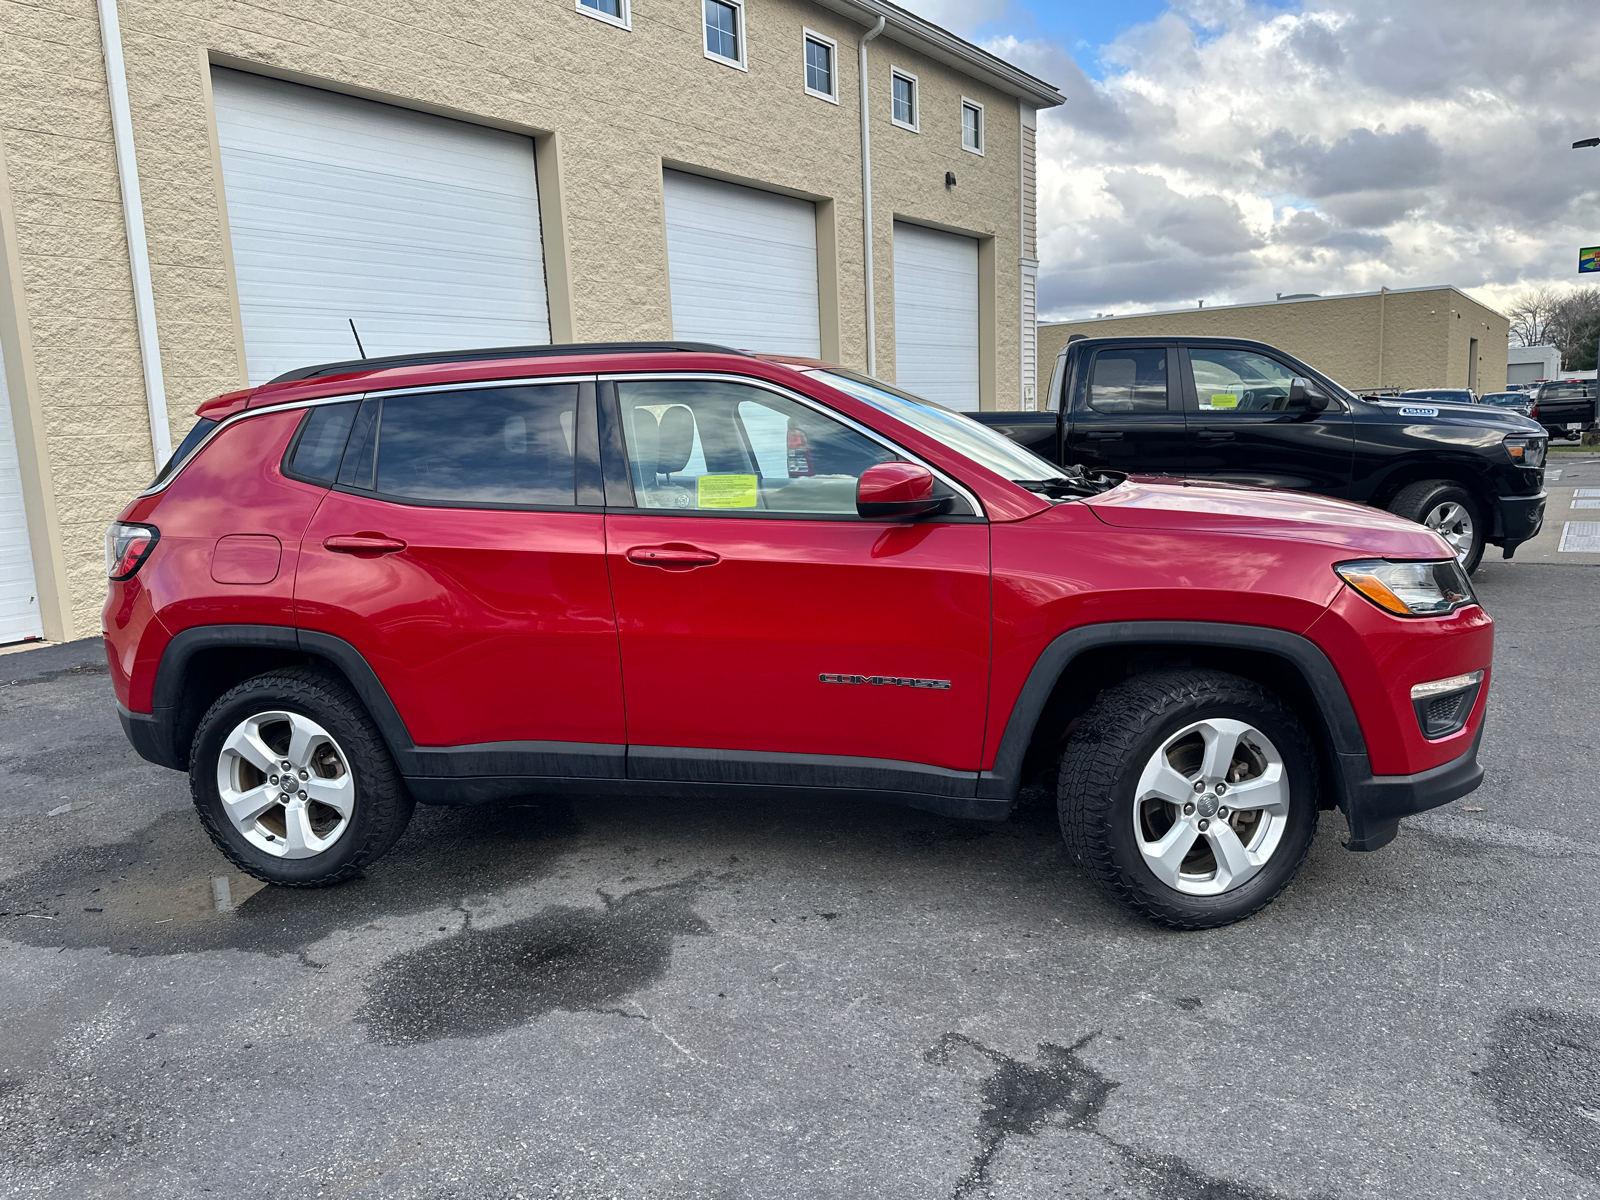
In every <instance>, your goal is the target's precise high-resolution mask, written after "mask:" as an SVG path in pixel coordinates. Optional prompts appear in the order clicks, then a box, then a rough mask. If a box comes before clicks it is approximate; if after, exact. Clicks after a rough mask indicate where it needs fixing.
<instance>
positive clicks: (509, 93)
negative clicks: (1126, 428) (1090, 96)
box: [0, 0, 1061, 642]
mask: <svg viewBox="0 0 1600 1200" xmlns="http://www.w3.org/2000/svg"><path fill="white" fill-rule="evenodd" d="M874 31H876V36H875V37H873V36H871V35H873V33H874ZM863 42H866V45H865V49H864V51H863V48H862V44H863ZM863 53H864V56H865V57H864V61H865V62H866V72H865V78H866V83H867V88H866V89H865V90H866V93H867V106H866V111H867V114H868V118H869V119H868V120H867V121H865V122H863V121H862V119H861V113H862V107H861V96H862V93H863V87H862V79H861V73H860V72H859V71H858V62H859V61H861V58H862V55H863ZM0 67H3V69H0V357H3V363H4V371H3V375H0V379H3V381H4V385H5V395H4V397H0V400H3V401H4V403H0V410H3V411H4V413H5V414H6V415H9V416H10V418H11V420H10V422H9V427H6V426H5V425H0V489H5V488H9V489H10V492H9V494H11V495H12V496H13V501H12V502H11V505H10V508H9V509H7V507H6V501H5V499H4V498H3V497H0V642H4V641H6V640H15V639H16V638H17V637H20V636H28V635H29V634H30V633H32V634H39V633H42V634H43V635H44V636H47V637H49V638H68V637H75V636H76V637H81V636H86V635H92V634H93V633H95V632H97V630H98V628H99V625H98V621H99V615H98V610H99V606H100V604H101V602H102V599H103V596H104V593H105V583H104V573H103V570H102V562H101V559H102V552H101V538H102V533H103V530H104V528H105V526H106V524H107V523H108V522H109V521H110V520H111V519H112V518H113V517H114V516H115V515H116V513H117V511H118V510H119V509H120V508H121V507H122V506H123V505H124V504H125V503H126V502H127V500H128V499H129V498H130V497H131V496H132V495H133V494H134V493H135V492H137V491H138V490H139V489H140V488H142V487H143V486H144V485H145V484H146V483H147V482H148V481H149V479H150V477H151V475H152V473H153V471H154V469H155V463H156V460H157V458H158V457H161V456H163V455H164V453H165V450H166V448H167V447H168V446H170V445H173V444H175V443H176V442H177V441H178V440H179V439H181V437H182V436H183V433H184V431H185V430H186V429H187V428H188V426H189V424H190V423H191V419H192V418H191V416H190V414H191V413H192V411H193V409H194V407H195V406H196V405H197V404H198V403H199V402H201V401H202V400H204V399H206V398H207V397H209V396H212V395H215V394H217V393H219V392H222V391H226V390H229V389H232V388H236V387H239V386H243V385H244V384H246V383H247V382H259V381H261V380H262V379H265V378H270V377H271V375H272V374H275V373H277V371H278V370H280V369H282V368H283V365H284V364H285V363H288V362H297V361H306V362H310V361H319V360H320V361H326V360H329V359H340V358H350V357H355V356H356V355H355V344H354V341H353V336H352V331H351V329H350V328H349V324H352V323H353V324H354V325H355V327H356V334H358V335H359V336H361V337H362V338H363V340H364V341H365V343H366V344H365V346H364V350H365V353H368V354H374V355H376V354H383V353H398V352H402V351H408V350H419V349H433V348H440V347H442V346H445V345H460V346H471V345H497V344H498V345H505V344H525V343H532V342H545V341H554V342H567V341H610V340H619V341H621V340H641V339H667V338H673V337H677V338H679V339H685V338H688V339H692V340H705V341H718V342H723V343H729V344H734V345H740V346H743V347H745V348H751V349H776V350H788V351H796V350H799V351H811V352H814V353H816V354H818V355H820V356H821V357H823V358H827V359H833V360H838V361H842V362H844V363H847V364H850V365H853V366H856V367H861V368H868V367H870V368H872V369H873V370H874V371H875V373H876V374H878V375H880V376H881V377H883V378H886V379H889V380H895V379H897V378H899V379H900V381H901V382H914V381H915V379H916V378H917V377H918V375H919V372H920V374H921V376H923V377H927V378H930V379H935V378H937V379H950V380H956V381H958V383H959V385H960V387H961V389H962V391H961V394H960V396H959V397H953V399H955V400H956V401H957V402H961V403H966V404H967V405H968V406H970V407H978V406H980V405H981V406H982V407H989V408H995V407H1000V408H1004V407H1018V406H1019V405H1021V404H1023V403H1025V402H1029V403H1031V399H1032V395H1033V388H1034V386H1035V380H1034V377H1033V370H1034V344H1033V336H1032V335H1033V314H1032V302H1033V301H1032V295H1033V280H1034V276H1035V274H1036V268H1037V264H1036V261H1035V255H1036V253H1037V251H1036V248H1035V232H1034V230H1035V215H1034V213H1035V209H1034V186H1033V179H1034V149H1033V146H1034V128H1035V124H1036V113H1037V110H1038V108H1039V107H1040V106H1048V105H1052V104H1057V103H1060V101H1061V97H1060V96H1059V94H1057V93H1056V92H1055V90H1054V89H1053V88H1052V87H1051V86H1050V85H1048V84H1046V83H1044V82H1042V81H1040V80H1038V79H1035V78H1033V77H1031V76H1029V75H1027V74H1025V73H1024V72H1022V71H1020V70H1018V69H1017V68H1015V67H1013V66H1011V65H1010V64H1008V63H1006V62H1004V61H1002V60H1000V59H998V58H995V57H993V56H991V55H989V54H987V53H985V52H984V51H982V50H979V49H978V48H976V47H974V46H971V45H970V44H968V43H965V42H963V41H961V40H960V39H958V38H956V37H954V36H953V35H951V34H949V33H947V32H946V31H944V30H942V29H940V28H938V27H937V26H934V25H931V24H929V23H928V22H926V21H923V20H921V19H919V18H917V17H915V16H912V15H911V14H909V13H906V12H905V11H903V10H901V9H899V8H897V7H895V6H894V5H892V4H889V3H885V2H884V0H816V2H812V0H722V2H718V3H711V2H709V0H477V2H476V3H473V4H457V3H450V2H448V0H412V2H410V3H406V4H400V5H396V4H393V3H388V2H384V3H379V2H377V0H354V2H352V3H343V4H339V5H330V4H324V3H321V2H319V0H269V2H268V3H266V4H258V3H244V2H243V0H195V2H192V3H183V4H179V3H174V2H173V0H98V3H97V0H28V2H25V3H24V2H20V0H0ZM124 106H125V107H124ZM868 163H870V188H864V186H863V179H864V176H865V175H866V172H865V171H864V167H865V166H866V165H867V164H868ZM136 196H137V200H138V203H137V204H135V203H134V201H135V198H136ZM868 213H870V229H871V238H870V241H869V240H868V239H867V238H866V237H865V236H864V229H866V228H867V227H868V225H867V220H868V217H867V214H868ZM141 243H143V244H141ZM869 262H870V268H869V265H868V264H869ZM419 281H420V282H419ZM869 284H870V287H869ZM752 313H753V314H755V315H754V316H752V315H751V314H752ZM756 317H759V318H760V320H756ZM761 321H765V322H766V323H765V324H764V325H763V324H762V323H761ZM951 329H954V330H956V334H955V335H954V336H952V335H951V332H950V331H951ZM952 344H954V345H955V347H956V349H955V352H954V353H955V357H954V358H953V359H952V358H950V354H951V351H950V346H951V345H952ZM941 356H943V357H941ZM908 376H910V377H911V379H910V380H909V381H908V378H907V377H908ZM947 398H950V397H947ZM12 450H14V458H13V457H11V456H10V453H9V452H10V451H12ZM8 521H9V525H8V524H7V522H8ZM8 529H9V531H10V532H9V533H7V532H6V531H7V530H8ZM24 595H25V599H26V604H27V605H31V609H30V610H29V611H22V610H21V609H19V608H18V604H19V603H20V602H19V600H18V597H19V596H24ZM19 614H20V615H19ZM7 620H10V623H9V624H7V623H6V622H7ZM18 620H20V621H21V622H22V624H20V625H19V624H18ZM24 626H29V627H28V628H24ZM19 630H21V632H19Z"/></svg>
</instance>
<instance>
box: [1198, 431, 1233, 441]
mask: <svg viewBox="0 0 1600 1200" xmlns="http://www.w3.org/2000/svg"><path fill="white" fill-rule="evenodd" d="M1196 436H1197V437H1198V438H1199V439H1200V440H1201V441H1202V442H1231V441H1233V434H1232V432H1230V431H1229V430H1226V429H1202V430H1201V431H1200V432H1199V433H1198V434H1197V435H1196Z"/></svg>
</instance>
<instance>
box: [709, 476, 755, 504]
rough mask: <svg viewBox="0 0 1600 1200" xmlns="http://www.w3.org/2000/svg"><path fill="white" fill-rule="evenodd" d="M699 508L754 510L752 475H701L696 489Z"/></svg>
mask: <svg viewBox="0 0 1600 1200" xmlns="http://www.w3.org/2000/svg"><path fill="white" fill-rule="evenodd" d="M696 498H697V499H698V500H699V503H700V507H701V508H754V507H755V506H756V477H755V476H754V475H702V476H700V483H699V487H698V495H697V497H696Z"/></svg>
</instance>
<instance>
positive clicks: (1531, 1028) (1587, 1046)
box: [1478, 1008, 1600, 1179]
mask: <svg viewBox="0 0 1600 1200" xmlns="http://www.w3.org/2000/svg"><path fill="white" fill-rule="evenodd" d="M1478 1081H1479V1083H1481V1084H1482V1085H1483V1086H1484V1088H1486V1089H1487V1090H1488V1092H1489V1097H1490V1099H1491V1100H1492V1101H1493V1102H1494V1106H1495V1111H1496V1112H1497V1113H1498V1114H1499V1116H1500V1119H1501V1120H1502V1121H1504V1122H1506V1124H1508V1125H1512V1126H1515V1127H1516V1128H1518V1129H1520V1130H1522V1131H1523V1132H1524V1133H1526V1134H1527V1135H1528V1136H1529V1137H1531V1138H1532V1139H1533V1140H1534V1141H1535V1142H1537V1143H1538V1144H1539V1145H1540V1146H1548V1147H1552V1148H1554V1149H1555V1150H1556V1152H1557V1153H1559V1154H1560V1155H1561V1157H1562V1158H1563V1159H1565V1160H1566V1163H1567V1165H1568V1166H1569V1167H1571V1168H1572V1169H1573V1170H1574V1171H1576V1172H1577V1173H1578V1174H1580V1175H1585V1176H1588V1177H1589V1178H1590V1179H1600V1019H1596V1018H1595V1017H1592V1016H1584V1015H1581V1014H1579V1013H1569V1012H1557V1011H1553V1010H1550V1009H1542V1008H1519V1009H1512V1010H1511V1011H1509V1012H1506V1013H1504V1014H1502V1015H1501V1017H1500V1019H1499V1020H1498V1021H1497V1022H1495V1030H1494V1042H1493V1044H1492V1045H1491V1046H1490V1049H1489V1063H1488V1065H1487V1066H1485V1067H1484V1068H1483V1073H1482V1075H1480V1076H1479V1080H1478Z"/></svg>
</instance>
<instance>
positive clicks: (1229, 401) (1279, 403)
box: [1189, 346, 1304, 417]
mask: <svg viewBox="0 0 1600 1200" xmlns="http://www.w3.org/2000/svg"><path fill="white" fill-rule="evenodd" d="M1189 363H1190V366H1191V368H1192V369H1193V372H1194V390H1195V395H1196V397H1197V399H1198V400H1199V403H1200V412H1201V413H1202V414H1203V415H1205V416H1208V417H1210V416H1217V415H1227V414H1232V413H1281V412H1290V411H1298V410H1301V409H1303V408H1304V405H1303V404H1301V403H1298V402H1293V401H1291V400H1290V396H1289V390H1290V387H1291V385H1292V384H1293V383H1294V379H1295V375H1294V372H1293V371H1291V370H1289V368H1288V367H1286V366H1284V365H1283V364H1282V363H1280V362H1277V361H1276V360H1274V359H1270V358H1267V357H1266V356H1265V355H1262V354H1255V353H1252V352H1251V351H1248V350H1228V349H1219V348H1216V347H1201V346H1194V347H1191V348H1190V350H1189Z"/></svg>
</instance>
